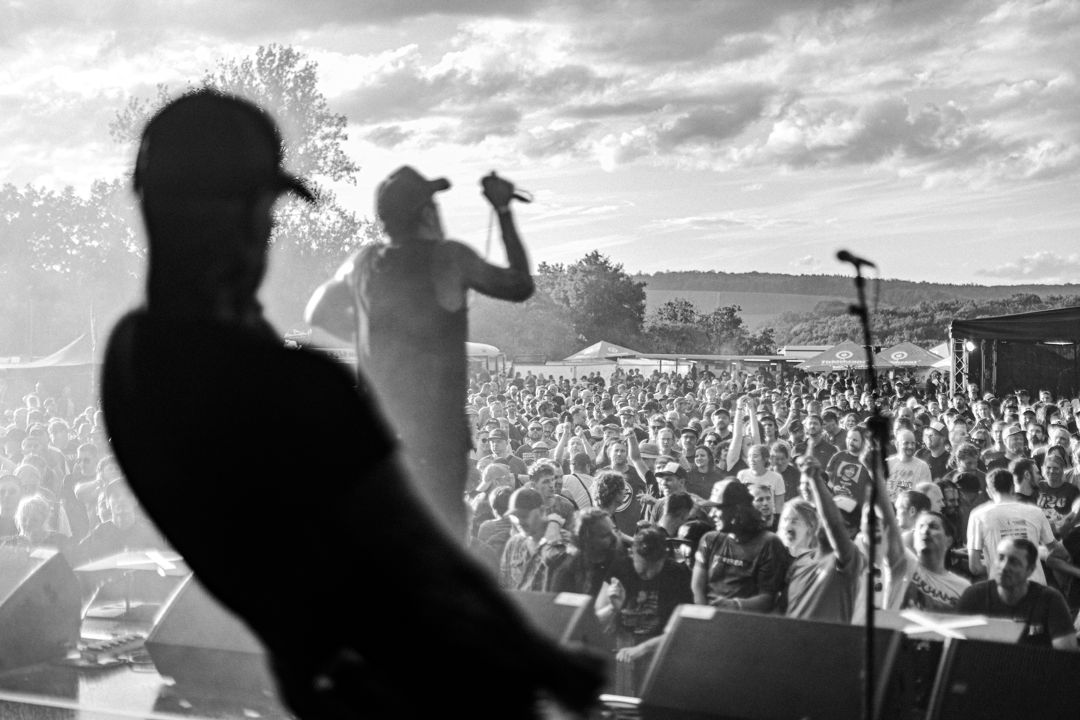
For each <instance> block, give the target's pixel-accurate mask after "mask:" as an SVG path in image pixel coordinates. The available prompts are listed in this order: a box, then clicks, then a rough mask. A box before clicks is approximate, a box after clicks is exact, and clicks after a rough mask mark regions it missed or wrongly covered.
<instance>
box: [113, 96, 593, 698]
mask: <svg viewBox="0 0 1080 720" xmlns="http://www.w3.org/2000/svg"><path fill="white" fill-rule="evenodd" d="M280 162H281V139H280V136H279V135H278V132H277V129H276V127H275V126H274V124H273V121H272V120H270V119H269V117H268V116H266V115H265V114H264V113H262V111H261V110H259V109H258V108H257V107H255V106H254V105H252V104H250V103H248V102H246V101H244V100H240V99H237V98H232V97H229V96H224V95H220V94H217V93H214V92H212V91H200V92H197V93H194V94H191V95H187V96H185V97H182V98H180V99H178V100H176V101H174V102H172V103H170V104H168V105H167V106H166V107H165V108H163V109H162V110H161V111H160V112H159V113H158V114H157V115H155V116H154V118H152V119H151V121H150V122H149V124H148V125H147V127H146V129H145V130H144V132H143V136H142V142H141V146H140V149H139V155H138V160H137V166H136V170H135V189H136V191H137V193H138V196H139V201H140V204H141V209H142V213H143V217H144V220H145V223H146V229H147V234H148V237H149V277H148V283H147V297H146V304H145V306H143V307H141V308H139V309H136V310H134V311H132V312H131V313H129V314H128V315H127V316H125V317H124V318H123V319H121V320H120V322H119V323H118V324H117V326H116V328H115V329H114V330H113V333H112V336H111V337H110V339H109V347H108V352H107V356H106V361H105V368H104V375H103V403H104V410H105V418H106V421H107V424H108V429H109V432H110V434H111V437H112V442H113V445H114V447H115V450H116V454H117V457H118V459H119V461H120V464H121V466H122V467H123V470H124V472H125V474H126V476H127V478H128V481H129V482H130V484H131V486H132V488H133V489H134V491H135V493H136V494H137V495H138V497H139V500H140V501H141V502H142V503H143V505H144V506H145V508H146V510H147V511H148V513H149V514H150V516H151V517H152V518H153V519H154V521H155V522H156V523H157V525H158V526H159V528H160V529H161V530H162V531H163V532H164V534H165V535H166V536H167V537H168V539H169V541H170V542H171V543H172V545H173V546H174V547H175V548H176V549H177V550H178V551H179V552H180V553H181V554H182V555H183V556H184V558H185V560H186V561H187V562H188V563H189V565H190V566H191V567H192V569H193V570H194V571H195V573H196V575H198V576H199V578H200V580H201V581H202V582H203V584H204V585H205V586H206V587H207V588H208V589H209V590H210V591H211V592H212V593H213V594H214V595H215V596H216V597H217V598H219V599H220V600H221V601H222V602H223V603H224V604H225V605H226V606H228V607H229V608H231V609H232V610H233V611H235V612H236V613H237V614H239V615H240V617H242V618H243V619H244V620H245V621H246V622H247V624H248V625H249V626H250V627H251V628H252V630H253V631H254V632H255V634H256V635H258V637H259V638H261V640H262V641H263V643H264V644H265V646H266V648H267V650H268V652H269V655H270V658H271V662H272V665H273V668H274V670H275V673H276V675H277V678H278V681H279V688H280V690H281V692H282V696H283V698H284V699H285V700H286V702H287V703H288V704H289V705H290V706H291V707H292V709H293V710H294V711H295V712H296V713H297V714H298V715H299V716H300V717H302V718H339V717H340V718H346V717H348V718H356V717H395V718H396V717H426V718H429V717H470V718H496V717H498V718H505V717H531V716H532V715H533V714H534V709H533V706H534V700H535V697H536V695H537V693H538V692H539V691H546V692H548V693H550V694H551V695H553V696H554V697H556V698H558V699H559V700H561V701H562V702H564V703H565V704H566V705H568V706H569V707H573V708H581V707H584V706H586V705H588V704H590V703H591V702H592V700H593V698H594V697H595V695H596V692H597V688H598V686H599V683H600V673H599V669H598V665H597V664H596V661H595V660H594V659H593V658H592V657H586V656H584V655H579V654H574V653H570V652H567V651H564V650H561V649H559V648H557V647H555V646H554V645H552V644H551V643H549V642H547V641H546V640H542V639H540V638H539V637H538V636H536V635H535V634H534V633H533V632H532V631H531V630H529V629H527V628H526V627H525V626H524V625H523V624H522V620H521V619H520V617H519V615H518V613H517V612H516V610H515V609H514V608H513V607H512V606H511V605H510V604H509V601H508V600H506V599H505V598H504V597H503V596H502V595H501V594H500V592H499V591H498V590H497V589H496V588H495V587H494V585H493V584H492V582H491V581H490V580H489V578H488V575H487V574H485V573H484V571H483V570H481V569H480V568H479V567H477V566H475V565H474V564H473V563H472V561H471V560H469V559H468V558H467V557H466V556H465V555H464V551H463V550H462V549H461V548H460V546H459V544H458V543H455V542H454V541H453V540H451V538H450V537H449V536H448V535H447V534H446V533H445V532H444V531H443V530H442V529H441V528H440V527H438V525H437V523H436V521H435V520H434V519H433V518H432V517H431V516H430V515H429V514H428V512H427V510H426V509H425V508H424V506H423V504H422V503H421V502H420V501H419V500H418V499H417V498H416V497H415V496H414V495H413V494H412V492H411V489H410V488H411V486H410V484H409V483H408V482H406V481H405V478H404V475H403V471H402V469H401V467H400V465H399V463H398V460H397V457H396V453H395V442H394V441H393V439H392V438H391V437H390V434H389V432H388V431H387V429H386V427H385V426H384V424H383V423H382V421H381V420H380V418H379V416H378V414H377V413H376V412H375V411H374V409H373V408H372V406H371V405H370V404H369V401H367V400H365V399H364V397H365V396H364V394H362V393H361V394H357V392H356V391H355V389H354V383H355V381H354V379H353V378H351V377H349V375H348V373H347V372H345V371H344V370H343V369H341V368H340V366H339V365H337V364H336V363H334V362H333V361H331V360H329V359H327V358H324V357H323V356H321V355H317V354H314V353H310V352H307V351H304V350H290V349H286V348H285V347H284V346H283V341H282V339H281V338H280V337H279V336H278V335H277V334H276V333H275V332H274V330H273V328H272V327H271V326H270V325H269V324H268V323H267V321H266V320H265V319H264V317H263V315H262V311H261V308H260V306H259V303H258V302H257V300H256V297H255V293H256V290H257V289H258V287H259V284H260V282H261V281H262V278H263V273H264V271H265V269H266V254H267V244H268V241H269V238H270V230H271V209H272V207H273V205H274V202H275V201H276V200H277V198H278V196H279V195H281V194H282V193H283V192H293V193H295V194H297V195H299V196H300V197H302V198H304V199H306V200H309V201H312V200H313V198H312V195H311V193H310V192H309V191H308V190H307V189H306V188H305V186H304V185H303V184H302V183H301V182H300V181H299V180H297V179H296V178H294V177H292V176H290V175H288V174H286V173H285V172H284V171H283V170H282V169H281V168H280ZM282 439H287V443H283V442H282ZM480 678H482V683H483V686H482V688H479V691H473V690H470V688H473V687H475V682H477V680H478V679H480Z"/></svg>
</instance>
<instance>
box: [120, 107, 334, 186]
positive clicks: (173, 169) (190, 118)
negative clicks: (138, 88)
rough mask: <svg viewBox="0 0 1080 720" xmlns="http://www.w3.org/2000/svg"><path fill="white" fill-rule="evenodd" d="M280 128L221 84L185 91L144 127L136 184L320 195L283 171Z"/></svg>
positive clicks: (137, 160)
mask: <svg viewBox="0 0 1080 720" xmlns="http://www.w3.org/2000/svg"><path fill="white" fill-rule="evenodd" d="M282 148H283V144H282V140H281V133H280V132H279V131H278V128H277V125H276V124H275V123H274V121H273V119H272V118H271V117H270V116H269V115H268V114H267V113H265V112H264V111H263V110H262V109H261V108H259V107H258V106H257V105H255V104H254V103H252V102H250V101H248V100H245V99H243V98H240V97H236V96H235V95H227V94H225V93H222V92H220V91H217V90H212V89H202V90H198V91H196V92H193V93H189V94H187V95H183V96H181V97H179V98H177V99H176V100H173V101H172V102H170V103H168V104H167V105H165V107H163V108H162V109H161V110H159V111H158V112H157V114H156V115H154V117H152V118H151V119H150V122H148V123H147V124H146V127H145V128H144V129H143V133H142V139H141V141H140V142H139V154H138V157H137V159H136V161H135V189H136V190H137V191H138V192H140V193H159V192H160V193H168V194H171V195H179V196H185V197H206V198H234V197H243V196H246V195H251V194H252V193H255V192H258V191H263V190H270V191H273V192H276V193H279V194H280V193H284V192H293V193H296V194H297V195H299V196H300V197H302V198H303V199H304V200H307V201H308V202H311V203H313V202H315V196H314V195H313V194H312V193H311V190H309V189H308V187H307V185H305V184H304V182H303V181H302V180H300V179H299V178H297V177H295V176H293V175H290V174H289V173H287V172H285V170H284V169H283V168H282V167H281V161H282Z"/></svg>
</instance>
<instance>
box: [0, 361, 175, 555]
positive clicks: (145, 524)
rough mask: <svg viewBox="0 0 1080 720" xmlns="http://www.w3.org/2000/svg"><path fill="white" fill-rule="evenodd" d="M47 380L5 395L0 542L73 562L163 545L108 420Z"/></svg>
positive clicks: (0, 421)
mask: <svg viewBox="0 0 1080 720" xmlns="http://www.w3.org/2000/svg"><path fill="white" fill-rule="evenodd" d="M62 398H63V396H62V395H60V396H58V395H53V394H51V393H50V392H49V391H48V390H46V389H45V388H44V387H43V386H42V384H41V383H40V382H39V383H36V384H35V386H34V390H33V391H32V392H29V393H27V394H25V395H24V396H22V397H19V398H9V397H4V398H0V411H2V415H0V546H9V547H35V546H47V547H51V548H54V549H57V550H59V551H60V552H61V553H63V554H64V556H65V557H66V558H67V559H68V561H69V563H70V564H71V565H72V566H73V567H78V566H80V565H83V564H85V563H87V562H90V561H93V560H98V559H101V558H104V557H107V556H109V555H113V554H116V553H119V552H122V551H123V550H125V549H150V548H154V549H163V548H165V547H166V543H165V541H164V540H163V539H162V538H161V537H160V535H159V534H158V533H157V531H156V530H155V528H154V526H153V524H152V523H150V522H149V521H148V520H147V519H146V517H145V515H144V514H143V513H142V512H141V510H140V508H139V506H138V503H137V501H136V500H135V497H134V496H133V495H132V493H131V491H130V489H129V488H128V485H127V483H126V482H125V481H124V478H123V474H122V473H121V471H120V468H119V466H118V465H117V462H116V459H115V457H114V456H113V455H112V453H111V450H110V446H109V441H108V437H107V434H106V432H105V427H104V420H103V418H102V414H101V412H100V411H98V410H95V409H94V408H93V407H86V408H75V407H74V406H73V405H72V404H71V403H65V402H63V400H62Z"/></svg>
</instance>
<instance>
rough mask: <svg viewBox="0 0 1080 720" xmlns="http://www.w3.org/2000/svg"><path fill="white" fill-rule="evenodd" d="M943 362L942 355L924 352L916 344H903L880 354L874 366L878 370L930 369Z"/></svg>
mask: <svg viewBox="0 0 1080 720" xmlns="http://www.w3.org/2000/svg"><path fill="white" fill-rule="evenodd" d="M941 360H942V358H941V356H940V355H935V354H934V353H932V352H930V351H928V350H923V349H922V348H921V347H919V346H918V345H915V344H914V343H909V342H902V343H899V344H897V345H893V346H892V347H890V348H886V349H884V350H882V351H881V352H879V353H878V354H877V355H876V356H875V357H874V364H875V365H877V367H878V368H890V367H898V368H928V367H934V365H936V364H937V363H939V362H941Z"/></svg>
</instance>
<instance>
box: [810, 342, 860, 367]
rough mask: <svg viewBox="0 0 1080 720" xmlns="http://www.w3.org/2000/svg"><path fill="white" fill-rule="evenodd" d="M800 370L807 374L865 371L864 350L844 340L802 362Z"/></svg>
mask: <svg viewBox="0 0 1080 720" xmlns="http://www.w3.org/2000/svg"><path fill="white" fill-rule="evenodd" d="M799 369H800V370H805V371H807V372H836V371H837V370H865V369H866V350H865V348H864V347H863V346H862V345H857V344H855V343H853V342H851V341H850V340H845V341H844V342H842V343H840V344H839V345H835V346H833V347H831V348H829V349H828V350H826V351H825V352H823V353H821V354H820V355H817V356H815V357H812V358H810V359H808V360H804V361H803V363H802V364H801V365H799Z"/></svg>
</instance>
